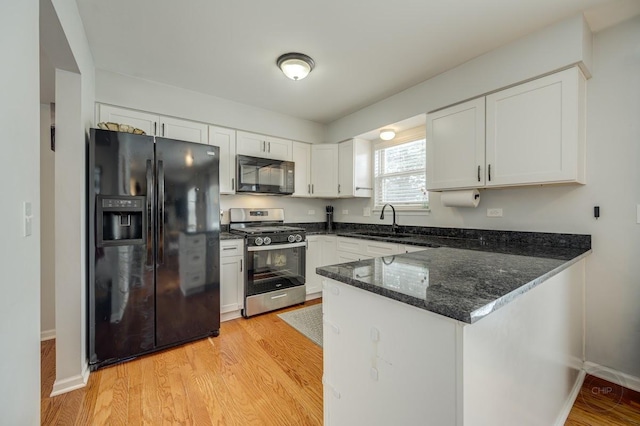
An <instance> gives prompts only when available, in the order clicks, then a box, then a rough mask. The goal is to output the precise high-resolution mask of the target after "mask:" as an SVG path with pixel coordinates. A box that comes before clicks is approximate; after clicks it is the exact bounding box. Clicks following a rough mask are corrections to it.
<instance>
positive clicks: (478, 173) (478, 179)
mask: <svg viewBox="0 0 640 426" xmlns="http://www.w3.org/2000/svg"><path fill="white" fill-rule="evenodd" d="M478 182H480V166H479V165H478Z"/></svg>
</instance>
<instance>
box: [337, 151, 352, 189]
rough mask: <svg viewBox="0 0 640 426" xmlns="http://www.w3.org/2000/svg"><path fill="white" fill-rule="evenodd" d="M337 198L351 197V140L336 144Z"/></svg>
mask: <svg viewBox="0 0 640 426" xmlns="http://www.w3.org/2000/svg"><path fill="white" fill-rule="evenodd" d="M338 157H339V158H338V197H353V178H354V157H353V139H351V140H350V141H347V142H342V143H339V144H338Z"/></svg>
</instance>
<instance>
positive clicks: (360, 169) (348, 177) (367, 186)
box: [338, 139, 373, 198]
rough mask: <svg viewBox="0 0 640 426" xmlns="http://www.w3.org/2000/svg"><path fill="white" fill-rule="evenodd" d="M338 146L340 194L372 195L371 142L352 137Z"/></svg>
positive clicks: (347, 195)
mask: <svg viewBox="0 0 640 426" xmlns="http://www.w3.org/2000/svg"><path fill="white" fill-rule="evenodd" d="M338 146H339V148H338V151H339V157H340V160H339V165H338V196H339V197H345V198H348V197H371V194H372V193H373V187H372V181H371V142H370V141H368V140H365V139H351V140H350V141H346V142H342V143H340V144H339V145H338Z"/></svg>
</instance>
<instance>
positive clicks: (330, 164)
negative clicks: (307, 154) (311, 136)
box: [311, 144, 338, 198]
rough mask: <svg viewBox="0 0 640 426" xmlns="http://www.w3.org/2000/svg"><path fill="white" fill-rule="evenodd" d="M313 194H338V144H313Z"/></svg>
mask: <svg viewBox="0 0 640 426" xmlns="http://www.w3.org/2000/svg"><path fill="white" fill-rule="evenodd" d="M311 196H312V197H318V198H335V197H337V196H338V145H335V144H331V145H330V144H322V145H312V146H311Z"/></svg>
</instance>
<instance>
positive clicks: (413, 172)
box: [374, 137, 428, 208]
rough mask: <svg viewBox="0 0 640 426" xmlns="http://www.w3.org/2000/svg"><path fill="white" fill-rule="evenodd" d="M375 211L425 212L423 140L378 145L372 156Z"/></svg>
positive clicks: (424, 153) (424, 152)
mask: <svg viewBox="0 0 640 426" xmlns="http://www.w3.org/2000/svg"><path fill="white" fill-rule="evenodd" d="M374 161H375V165H374V176H375V207H376V208H381V207H382V206H383V205H385V204H386V203H391V204H393V205H394V206H395V207H400V208H402V207H404V208H426V207H427V203H428V193H427V192H426V190H425V188H426V162H427V158H426V144H425V139H424V137H422V138H419V139H416V138H414V139H412V140H408V141H405V142H401V143H397V142H396V143H380V144H378V145H376V148H375V156H374Z"/></svg>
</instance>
